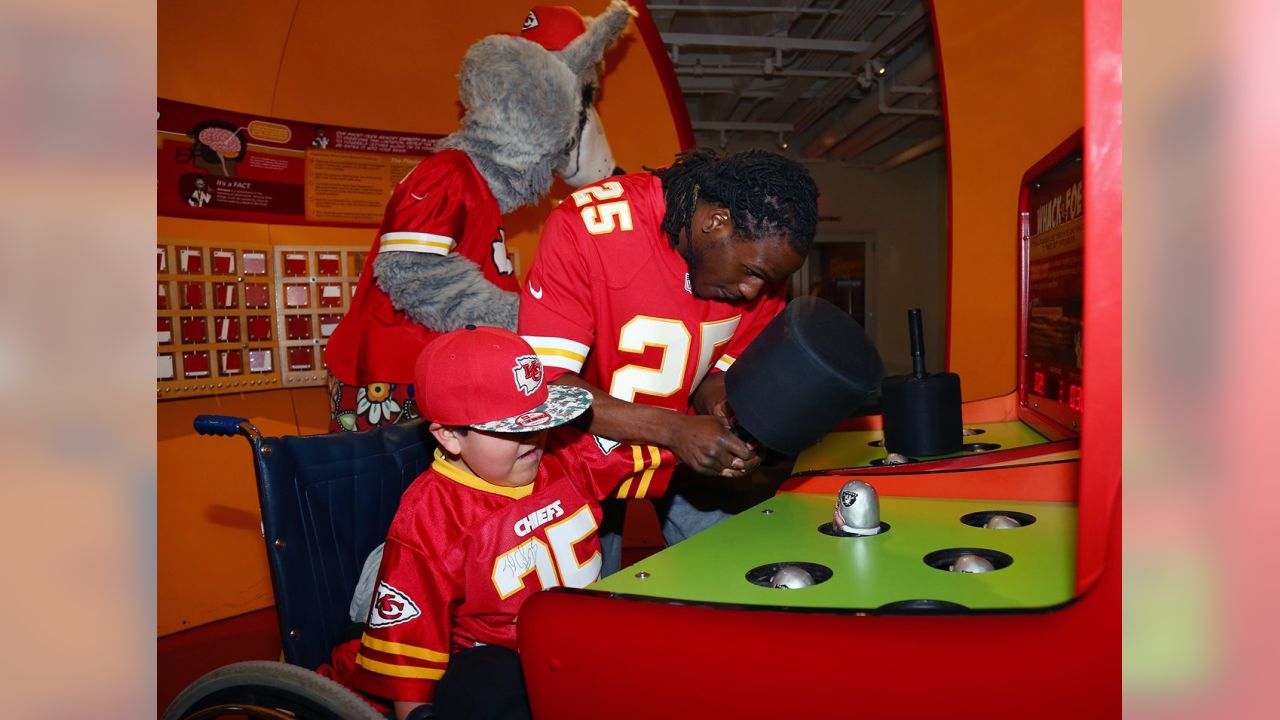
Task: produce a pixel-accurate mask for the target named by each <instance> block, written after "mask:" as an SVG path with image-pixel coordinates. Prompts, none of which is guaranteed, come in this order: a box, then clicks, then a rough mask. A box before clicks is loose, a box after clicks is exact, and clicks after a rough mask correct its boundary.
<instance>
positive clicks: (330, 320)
mask: <svg viewBox="0 0 1280 720" xmlns="http://www.w3.org/2000/svg"><path fill="white" fill-rule="evenodd" d="M341 319H342V316H341V315H321V316H320V336H321V337H329V336H330V335H332V334H333V331H334V330H336V329H337V328H338V321H339V320H341Z"/></svg>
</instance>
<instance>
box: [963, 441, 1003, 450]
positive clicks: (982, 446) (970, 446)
mask: <svg viewBox="0 0 1280 720" xmlns="http://www.w3.org/2000/svg"><path fill="white" fill-rule="evenodd" d="M960 449H961V450H963V451H965V452H988V451H991V450H999V449H1000V446H999V445H998V444H996V443H965V444H964V445H961V446H960Z"/></svg>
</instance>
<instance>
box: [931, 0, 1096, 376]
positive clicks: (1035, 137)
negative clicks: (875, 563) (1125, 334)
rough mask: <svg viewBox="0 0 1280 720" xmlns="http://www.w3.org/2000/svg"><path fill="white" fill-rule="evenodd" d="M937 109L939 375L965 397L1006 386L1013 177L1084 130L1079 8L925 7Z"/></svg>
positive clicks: (1010, 364) (969, 2)
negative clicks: (945, 297)
mask: <svg viewBox="0 0 1280 720" xmlns="http://www.w3.org/2000/svg"><path fill="white" fill-rule="evenodd" d="M933 10H934V25H935V31H936V33H937V40H938V49H939V57H940V64H941V70H942V77H943V84H944V92H945V98H946V112H947V133H948V134H947V152H948V163H949V169H950V176H951V177H950V185H951V187H950V193H951V200H950V203H949V205H950V209H951V231H950V232H951V250H950V262H951V275H950V313H949V328H948V334H949V341H948V353H949V368H948V369H949V370H951V371H952V372H956V373H959V374H960V378H961V381H962V386H963V388H964V397H965V399H966V400H969V399H974V398H982V397H991V396H994V395H1000V394H1002V393H1006V392H1009V391H1011V390H1013V388H1014V384H1015V383H1016V382H1017V366H1016V364H1015V363H1016V359H1017V358H1016V355H1017V344H1018V337H1017V310H1018V303H1017V280H1018V275H1017V272H1018V268H1017V258H1018V255H1017V250H1018V244H1017V235H1016V231H1017V211H1018V189H1019V186H1020V184H1021V181H1022V175H1023V173H1025V172H1026V171H1027V168H1029V167H1030V166H1031V165H1033V164H1034V163H1035V162H1036V161H1037V160H1039V159H1040V158H1041V157H1043V156H1044V155H1045V154H1046V153H1048V152H1049V151H1050V150H1052V149H1053V148H1054V147H1055V146H1057V145H1058V143H1060V142H1062V141H1063V140H1065V139H1066V138H1067V137H1068V136H1069V135H1071V133H1072V132H1074V131H1076V130H1077V129H1079V128H1080V126H1081V125H1082V124H1083V122H1084V104H1083V103H1084V101H1083V75H1082V73H1083V62H1084V54H1083V41H1084V40H1083V24H1084V17H1083V7H1082V4H1081V2H1080V0H1035V1H1034V2H1008V0H934V3H933Z"/></svg>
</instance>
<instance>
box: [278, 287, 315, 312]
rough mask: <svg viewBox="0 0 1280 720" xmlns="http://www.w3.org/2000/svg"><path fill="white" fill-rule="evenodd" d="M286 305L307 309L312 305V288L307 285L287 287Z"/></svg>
mask: <svg viewBox="0 0 1280 720" xmlns="http://www.w3.org/2000/svg"><path fill="white" fill-rule="evenodd" d="M284 304H285V305H286V306H288V307H294V308H303V307H307V306H308V305H310V304H311V288H309V287H307V286H306V285H285V286H284Z"/></svg>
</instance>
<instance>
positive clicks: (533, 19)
mask: <svg viewBox="0 0 1280 720" xmlns="http://www.w3.org/2000/svg"><path fill="white" fill-rule="evenodd" d="M536 27H538V16H537V15H535V14H534V13H533V11H532V10H530V11H529V14H528V15H525V16H524V26H523V27H521V28H520V30H521V31H524V30H532V29H534V28H536Z"/></svg>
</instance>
